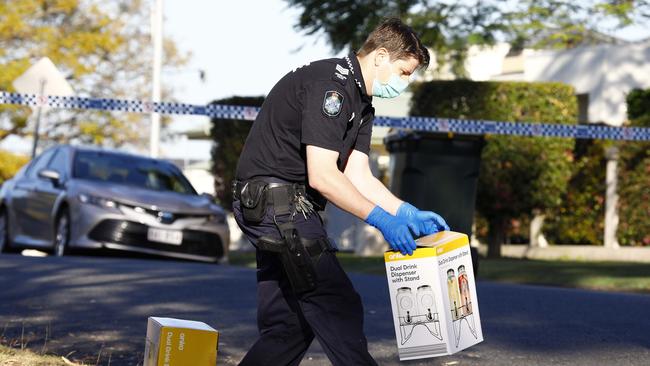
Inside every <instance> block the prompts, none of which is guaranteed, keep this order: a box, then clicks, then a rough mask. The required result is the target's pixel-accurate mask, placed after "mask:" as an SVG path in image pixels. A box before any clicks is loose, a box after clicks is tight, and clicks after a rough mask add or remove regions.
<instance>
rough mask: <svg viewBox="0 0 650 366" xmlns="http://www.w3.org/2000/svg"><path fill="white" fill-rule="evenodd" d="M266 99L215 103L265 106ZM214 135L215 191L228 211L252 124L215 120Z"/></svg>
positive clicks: (248, 98)
mask: <svg viewBox="0 0 650 366" xmlns="http://www.w3.org/2000/svg"><path fill="white" fill-rule="evenodd" d="M263 102H264V97H238V96H234V97H231V98H226V99H220V100H216V101H214V102H213V104H230V105H241V106H257V107H259V106H261V105H262V103H263ZM211 122H212V128H211V131H210V133H211V136H212V139H213V141H214V145H213V146H212V151H211V155H212V166H211V171H212V174H213V175H214V191H215V194H216V198H217V201H218V202H219V203H220V204H221V205H222V206H223V207H224V208H226V209H230V207H231V206H232V192H231V188H230V187H231V184H232V181H233V180H234V179H235V169H236V168H237V161H238V160H239V155H240V154H241V152H242V149H243V147H244V142H246V137H247V136H248V131H250V128H251V126H252V122H251V121H242V120H233V119H225V118H213V119H212V121H211Z"/></svg>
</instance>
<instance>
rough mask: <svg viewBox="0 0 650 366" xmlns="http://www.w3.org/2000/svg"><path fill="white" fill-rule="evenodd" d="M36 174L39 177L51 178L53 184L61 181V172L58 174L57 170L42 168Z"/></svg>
mask: <svg viewBox="0 0 650 366" xmlns="http://www.w3.org/2000/svg"><path fill="white" fill-rule="evenodd" d="M38 176H39V177H41V178H45V179H49V180H51V181H52V183H54V184H55V185H58V184H59V183H61V174H59V172H57V171H56V170H52V169H43V170H41V171H40V172H38Z"/></svg>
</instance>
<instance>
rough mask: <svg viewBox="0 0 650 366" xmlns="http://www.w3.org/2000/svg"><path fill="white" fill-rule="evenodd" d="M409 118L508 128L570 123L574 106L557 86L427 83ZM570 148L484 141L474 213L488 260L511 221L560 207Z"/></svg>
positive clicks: (557, 143)
mask: <svg viewBox="0 0 650 366" xmlns="http://www.w3.org/2000/svg"><path fill="white" fill-rule="evenodd" d="M414 89H415V90H414V95H413V101H412V107H411V114H412V115H415V116H436V117H442V118H468V119H488V120H496V121H512V122H533V123H534V122H540V121H545V122H554V123H565V124H569V123H575V122H576V119H577V101H576V98H575V96H574V90H573V88H572V87H570V86H567V85H564V84H561V83H525V82H473V81H466V80H456V81H432V82H427V83H422V84H419V85H417V86H416V87H415V88H414ZM573 146H574V142H573V140H569V139H561V138H535V137H520V136H497V135H488V136H486V145H485V147H484V148H483V153H482V156H481V159H482V160H481V171H480V175H479V184H478V192H477V210H478V211H479V213H480V214H481V215H482V216H483V217H485V218H486V220H487V221H488V224H489V240H488V242H489V245H490V251H489V254H490V255H491V256H499V255H500V244H501V243H502V242H503V240H504V238H505V233H506V231H507V230H508V225H509V223H510V222H511V220H512V219H514V218H520V217H525V216H530V215H531V214H532V213H533V212H534V211H539V212H543V213H544V212H548V210H549V209H551V208H554V207H557V206H559V205H560V204H561V199H562V193H563V192H564V191H565V190H566V186H567V182H568V180H569V177H570V175H571V169H570V164H571V160H572V150H573Z"/></svg>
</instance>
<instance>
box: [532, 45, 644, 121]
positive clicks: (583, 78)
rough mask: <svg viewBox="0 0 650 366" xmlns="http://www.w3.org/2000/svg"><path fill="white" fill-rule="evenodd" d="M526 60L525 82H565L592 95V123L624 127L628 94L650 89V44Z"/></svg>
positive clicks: (592, 48)
mask: <svg viewBox="0 0 650 366" xmlns="http://www.w3.org/2000/svg"><path fill="white" fill-rule="evenodd" d="M524 57H525V61H524V75H523V78H524V80H526V81H558V82H563V83H566V84H570V85H572V86H573V87H574V88H575V89H576V93H578V94H584V93H587V94H589V121H590V122H605V123H608V124H611V125H615V126H619V125H621V124H622V123H623V122H624V121H625V120H626V117H627V115H626V114H627V110H626V104H625V96H626V95H627V93H629V92H630V90H632V89H633V88H635V87H640V88H648V87H650V42H643V43H635V44H624V45H599V46H590V47H579V48H575V49H571V50H566V51H528V52H527V54H525V55H524Z"/></svg>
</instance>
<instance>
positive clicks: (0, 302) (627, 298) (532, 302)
mask: <svg viewBox="0 0 650 366" xmlns="http://www.w3.org/2000/svg"><path fill="white" fill-rule="evenodd" d="M351 278H352V280H353V282H354V284H355V286H356V287H357V289H358V290H359V292H360V293H361V296H362V298H363V301H364V304H365V316H366V318H365V325H366V333H367V334H368V340H369V342H370V344H369V346H370V352H371V353H372V354H373V355H374V356H375V358H376V359H377V361H378V363H379V364H380V365H398V364H400V363H399V362H398V360H397V356H396V345H395V334H394V331H393V326H392V323H391V322H392V320H391V314H390V304H389V299H388V289H387V285H386V279H385V278H384V277H382V276H372V275H356V274H352V275H351ZM478 292H479V306H480V309H481V316H482V317H483V319H482V321H483V322H482V324H483V332H484V337H485V341H484V342H483V343H481V344H479V345H477V346H475V347H472V348H470V349H469V350H466V351H463V352H460V353H459V354H457V355H454V356H450V357H444V358H438V359H429V360H425V361H413V362H404V363H402V364H408V365H425V364H426V365H510V364H513V365H549V364H553V365H610V364H625V365H647V364H648V360H649V359H650V296H647V295H632V294H615V293H604V292H591V291H581V290H571V289H560V288H551V287H533V286H520V285H505V284H496V283H488V282H480V281H479V283H478ZM151 315H155V316H168V317H177V318H184V319H193V320H199V321H203V322H206V323H208V324H210V325H212V326H213V327H215V328H217V329H218V330H220V331H221V337H220V349H219V355H218V364H220V365H224V364H225V365H234V364H236V363H237V362H238V361H239V360H240V359H241V357H242V356H243V355H244V353H245V351H246V350H247V349H248V347H249V346H250V345H251V344H252V342H253V341H254V339H255V337H256V328H255V272H254V271H253V270H251V269H247V268H241V267H233V266H218V265H210V264H202V263H191V262H179V261H171V260H158V259H132V258H114V257H111V258H104V257H82V256H74V257H64V258H55V257H44V258H35V257H24V256H20V255H0V327H1V329H2V333H1V334H2V335H3V337H4V338H5V339H8V340H13V341H14V342H15V343H17V344H20V343H23V344H25V343H26V344H27V346H28V347H29V348H31V349H33V350H35V351H37V352H40V351H42V350H43V347H44V346H45V348H46V349H47V350H48V351H50V352H54V353H56V354H59V355H67V354H70V357H71V358H76V359H82V360H85V361H86V362H88V363H91V364H93V365H94V364H95V363H97V364H100V365H108V364H109V362H110V365H137V364H138V363H140V364H141V363H142V357H143V351H144V337H145V333H146V324H147V317H148V316H151ZM46 338H47V340H46ZM302 364H303V365H329V364H330V363H329V362H328V361H327V358H326V357H325V356H324V354H323V353H322V351H321V350H320V347H319V345H318V344H317V342H315V343H314V344H313V345H312V348H311V349H310V352H309V353H308V355H307V356H306V358H305V360H304V362H303V363H302Z"/></svg>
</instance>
